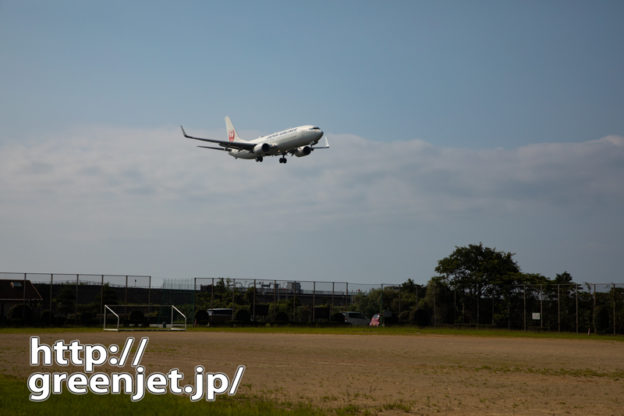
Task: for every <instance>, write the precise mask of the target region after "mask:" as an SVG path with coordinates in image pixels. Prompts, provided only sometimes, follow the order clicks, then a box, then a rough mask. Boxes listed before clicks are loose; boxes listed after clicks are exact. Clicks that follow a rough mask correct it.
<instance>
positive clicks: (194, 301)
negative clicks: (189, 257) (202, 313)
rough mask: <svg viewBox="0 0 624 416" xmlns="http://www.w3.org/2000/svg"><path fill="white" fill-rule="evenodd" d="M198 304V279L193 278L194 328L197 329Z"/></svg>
mask: <svg viewBox="0 0 624 416" xmlns="http://www.w3.org/2000/svg"><path fill="white" fill-rule="evenodd" d="M196 303H197V277H194V278H193V327H195V315H196V313H195V304H196Z"/></svg>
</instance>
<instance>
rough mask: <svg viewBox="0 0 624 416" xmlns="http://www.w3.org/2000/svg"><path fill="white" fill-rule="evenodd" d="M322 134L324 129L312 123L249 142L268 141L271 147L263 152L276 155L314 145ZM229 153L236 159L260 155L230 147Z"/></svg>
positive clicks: (260, 142)
mask: <svg viewBox="0 0 624 416" xmlns="http://www.w3.org/2000/svg"><path fill="white" fill-rule="evenodd" d="M322 136H323V131H322V130H320V129H319V128H318V127H315V126H311V125H310V126H299V127H293V128H290V129H286V130H282V131H278V132H277V133H272V134H269V135H267V136H261V137H258V138H257V139H253V140H249V142H250V143H257V144H262V143H268V144H269V145H270V146H271V149H270V150H269V151H268V152H263V155H264V156H275V155H280V154H284V153H287V152H289V151H291V150H293V149H296V148H299V147H302V146H312V145H314V144H316V143H318V141H319V140H320V138H321V137H322ZM229 154H230V156H232V157H234V158H236V159H256V158H257V157H258V153H256V152H253V151H249V150H243V149H229Z"/></svg>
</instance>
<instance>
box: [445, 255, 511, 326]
mask: <svg viewBox="0 0 624 416" xmlns="http://www.w3.org/2000/svg"><path fill="white" fill-rule="evenodd" d="M513 256H514V254H513V253H510V252H503V251H497V250H496V249H495V248H489V247H484V246H483V243H479V244H478V245H476V244H470V245H468V246H466V247H458V246H456V247H455V250H454V251H453V252H452V253H451V254H450V255H449V256H448V257H445V258H443V259H441V260H439V261H438V266H437V267H436V268H435V271H436V272H437V273H439V274H440V275H441V277H442V279H443V280H445V281H447V282H448V283H449V285H450V287H451V288H452V289H453V290H455V292H456V294H457V295H459V297H460V299H459V300H460V301H461V302H465V301H467V300H468V301H471V300H474V308H475V315H476V323H477V325H479V323H480V306H479V303H480V300H481V298H482V297H483V296H484V295H485V294H487V295H489V296H490V297H495V296H496V297H498V296H501V293H500V291H506V292H507V293H509V294H511V293H512V288H513V286H514V284H516V283H517V278H518V273H519V272H520V268H519V267H518V265H517V264H516V262H515V261H514V259H513Z"/></svg>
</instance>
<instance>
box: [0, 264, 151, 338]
mask: <svg viewBox="0 0 624 416" xmlns="http://www.w3.org/2000/svg"><path fill="white" fill-rule="evenodd" d="M0 281H2V282H3V283H4V284H3V285H2V286H1V287H0V321H2V322H5V323H9V324H26V325H33V324H34V325H86V326H89V325H100V324H102V314H103V311H104V305H105V304H112V305H121V304H150V303H154V300H153V299H151V297H152V287H151V277H150V276H135V275H106V274H100V275H95V274H93V275H91V274H63V273H6V272H0ZM16 286H19V287H22V288H23V289H22V293H23V296H21V297H20V298H16V297H15V294H16V291H15V287H16Z"/></svg>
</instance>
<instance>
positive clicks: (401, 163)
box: [0, 128, 624, 271]
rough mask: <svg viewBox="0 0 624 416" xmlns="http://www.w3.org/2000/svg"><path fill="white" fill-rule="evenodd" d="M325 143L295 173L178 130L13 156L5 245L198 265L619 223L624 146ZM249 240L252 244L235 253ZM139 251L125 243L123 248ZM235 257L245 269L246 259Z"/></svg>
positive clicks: (71, 138)
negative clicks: (173, 251) (317, 235)
mask: <svg viewBox="0 0 624 416" xmlns="http://www.w3.org/2000/svg"><path fill="white" fill-rule="evenodd" d="M207 134H208V136H218V135H219V134H220V133H218V132H213V134H211V133H207ZM330 141H331V145H332V148H331V149H330V150H318V151H316V152H314V153H313V155H312V156H310V157H306V158H292V159H291V160H289V163H288V164H287V165H281V164H279V163H277V160H276V159H275V158H267V159H265V161H264V162H263V163H261V164H260V163H256V162H253V161H244V160H234V159H232V158H230V157H228V156H227V155H226V154H225V153H223V152H216V151H210V150H204V149H198V148H196V147H194V144H195V143H193V142H191V141H187V140H184V139H183V138H181V135H180V134H179V132H178V131H177V129H175V128H162V129H153V130H137V129H122V128H91V129H84V130H81V131H74V132H71V133H69V134H66V135H63V136H62V137H57V138H50V139H45V140H42V141H41V142H39V143H37V144H29V145H21V144H16V143H9V144H5V145H2V147H1V148H0V195H1V196H0V198H1V200H2V211H1V212H0V223H2V224H3V225H4V226H7V228H5V229H7V230H12V231H11V232H9V233H6V232H5V233H3V234H2V237H0V238H1V239H2V240H3V241H0V243H1V244H2V246H4V247H8V246H11V244H12V242H15V241H19V240H20V239H21V240H22V245H27V244H28V243H29V242H32V243H33V246H39V250H51V248H50V247H49V245H51V244H58V245H59V246H63V245H67V246H71V247H77V246H80V245H81V244H82V245H84V244H86V245H87V246H85V247H82V249H83V250H84V251H85V252H89V250H91V249H90V248H89V247H88V245H89V244H92V245H93V248H92V250H101V249H102V245H106V242H109V243H110V242H115V244H119V245H123V244H124V241H132V242H134V244H136V241H143V240H141V239H144V243H145V244H146V245H158V243H155V240H166V241H170V242H171V243H170V244H178V245H183V247H180V252H181V253H182V252H190V253H192V254H193V255H196V254H197V252H196V250H197V249H198V248H197V247H196V246H195V245H196V244H200V241H204V244H206V245H205V246H204V247H203V248H204V249H212V250H218V248H219V245H220V244H222V245H223V246H224V247H225V246H227V247H228V250H229V251H230V252H231V251H232V250H234V251H236V249H239V250H240V249H242V248H244V249H245V250H250V251H253V250H256V249H257V250H259V251H261V252H263V253H265V255H267V256H270V255H271V254H270V253H271V250H269V249H268V248H267V247H262V246H263V244H264V241H267V240H271V238H263V237H261V236H265V237H266V236H267V235H268V234H270V233H273V232H275V231H277V232H280V233H282V234H281V235H291V234H289V233H292V235H295V234H297V233H298V232H301V231H303V232H304V233H301V234H302V235H305V232H309V231H312V230H319V229H320V230H322V229H327V230H331V229H332V228H341V227H345V226H348V225H352V226H355V227H369V226H380V227H384V226H397V225H398V226H401V225H402V224H403V225H405V226H406V227H410V226H414V224H416V223H419V224H422V223H423V222H429V223H430V224H436V226H440V227H444V223H445V222H446V221H447V220H448V219H449V218H458V217H460V218H463V219H464V220H465V221H475V222H478V223H484V221H485V219H487V218H490V217H492V216H495V217H499V218H508V219H509V220H510V221H511V222H513V220H514V219H516V218H518V217H522V216H527V215H539V216H542V217H547V216H551V215H553V216H554V215H563V216H564V217H566V218H567V220H566V221H569V223H568V225H569V226H570V227H575V223H574V221H577V220H578V218H582V216H583V215H586V214H588V213H590V214H592V215H604V217H605V221H610V220H613V218H621V217H620V216H619V214H618V213H619V210H620V209H621V207H622V206H623V203H624V187H622V186H621V184H622V183H624V181H623V180H624V138H622V137H619V136H609V137H605V138H602V139H599V140H592V141H587V142H582V143H544V144H535V145H529V146H524V147H521V148H516V149H483V150H472V149H458V148H440V147H436V146H434V145H432V144H430V143H426V142H423V141H421V140H408V141H395V142H379V141H374V140H368V139H364V138H361V137H357V136H353V135H333V134H331V133H330ZM8 225H11V227H8ZM485 226H487V225H485ZM336 232H337V231H336ZM11 233H13V235H12V234H11ZM241 235H243V236H246V237H249V239H250V240H249V241H237V238H238V237H237V236H241ZM200 236H201V238H203V240H201V238H200ZM256 237H257V239H256V240H254V238H256ZM293 238H295V237H293ZM298 238H299V237H298ZM301 238H305V237H301ZM477 238H478V237H476V236H475V239H477ZM206 239H207V240H211V241H212V240H214V241H212V242H210V243H206V242H205V240H206ZM347 240H348V238H347ZM290 241H291V243H292V242H293V241H294V240H292V239H291V240H290ZM456 243H457V242H456V241H450V242H448V245H449V246H450V247H452V245H454V244H456ZM111 244H112V243H111ZM160 244H165V245H167V243H166V242H165V243H163V242H161V243H160ZM18 245H19V244H18ZM233 247H234V248H233ZM134 249H136V246H134V248H133V247H132V245H130V244H128V247H127V248H126V249H125V250H129V251H132V250H134ZM276 249H277V248H276ZM279 249H280V250H282V251H284V255H285V256H292V255H293V251H292V250H290V249H289V248H288V247H281V248H279ZM375 250H377V248H375ZM266 253H269V254H266ZM221 254H223V253H221ZM238 254H239V255H240V256H241V257H242V259H241V260H239V261H242V262H244V261H245V260H244V258H245V257H246V256H248V255H250V253H246V252H240V253H238ZM361 254H362V255H364V256H365V255H366V253H361ZM377 254H378V253H377ZM445 254H447V253H445ZM33 255H34V256H35V257H36V253H35V254H33ZM93 256H95V255H94V254H93V255H92V256H91V257H93ZM86 257H87V258H89V256H86ZM130 257H131V256H129V259H127V261H128V262H130V261H132V260H131V259H130ZM234 257H235V258H236V256H234ZM252 257H253V256H252ZM24 267H26V266H24ZM136 268H138V269H139V270H138V271H141V270H140V266H136ZM135 270H136V269H135Z"/></svg>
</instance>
